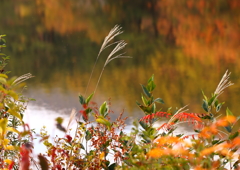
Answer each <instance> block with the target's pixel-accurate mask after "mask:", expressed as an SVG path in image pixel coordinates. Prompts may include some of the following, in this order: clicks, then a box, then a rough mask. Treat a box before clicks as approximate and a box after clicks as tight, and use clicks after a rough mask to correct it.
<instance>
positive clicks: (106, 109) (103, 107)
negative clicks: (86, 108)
mask: <svg viewBox="0 0 240 170" xmlns="http://www.w3.org/2000/svg"><path fill="white" fill-rule="evenodd" d="M99 112H100V115H102V116H104V117H105V115H106V114H105V113H106V112H108V108H107V102H104V103H103V104H102V105H101V106H100V108H99Z"/></svg>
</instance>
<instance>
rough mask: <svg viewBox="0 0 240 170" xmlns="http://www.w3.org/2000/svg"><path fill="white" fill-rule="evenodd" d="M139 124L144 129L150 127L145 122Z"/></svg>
mask: <svg viewBox="0 0 240 170" xmlns="http://www.w3.org/2000/svg"><path fill="white" fill-rule="evenodd" d="M139 124H140V125H141V126H142V128H143V129H145V130H146V129H147V128H148V125H147V123H145V122H144V121H140V122H139Z"/></svg>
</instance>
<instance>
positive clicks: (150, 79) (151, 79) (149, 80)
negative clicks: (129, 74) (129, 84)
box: [148, 74, 154, 83]
mask: <svg viewBox="0 0 240 170" xmlns="http://www.w3.org/2000/svg"><path fill="white" fill-rule="evenodd" d="M151 81H154V74H153V75H152V76H151V77H150V78H149V79H148V83H149V82H151Z"/></svg>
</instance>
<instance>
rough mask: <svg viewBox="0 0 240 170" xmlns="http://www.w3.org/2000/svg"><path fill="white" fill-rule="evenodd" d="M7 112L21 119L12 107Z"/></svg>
mask: <svg viewBox="0 0 240 170" xmlns="http://www.w3.org/2000/svg"><path fill="white" fill-rule="evenodd" d="M8 112H9V113H10V114H11V115H13V116H15V117H17V118H18V119H20V120H21V121H22V116H21V115H20V114H19V113H18V112H16V111H15V110H14V109H9V110H8Z"/></svg>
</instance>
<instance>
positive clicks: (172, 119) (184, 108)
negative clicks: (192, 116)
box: [168, 105, 188, 123]
mask: <svg viewBox="0 0 240 170" xmlns="http://www.w3.org/2000/svg"><path fill="white" fill-rule="evenodd" d="M187 106H188V105H186V106H184V107H182V108H180V109H178V111H177V112H176V113H175V114H174V115H173V116H172V117H171V119H170V120H169V121H168V123H170V122H173V121H174V118H175V117H176V115H177V114H179V113H181V112H186V111H188V109H186V107H187Z"/></svg>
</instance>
